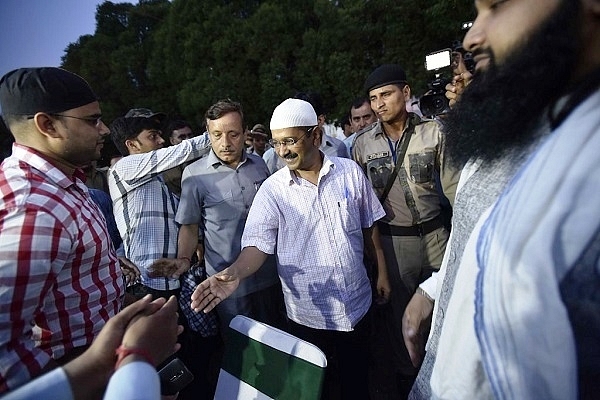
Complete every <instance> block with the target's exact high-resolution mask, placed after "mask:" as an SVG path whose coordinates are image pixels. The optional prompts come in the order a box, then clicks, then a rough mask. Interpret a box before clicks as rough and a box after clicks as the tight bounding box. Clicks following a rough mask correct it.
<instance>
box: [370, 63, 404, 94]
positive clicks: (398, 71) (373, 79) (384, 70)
mask: <svg viewBox="0 0 600 400" xmlns="http://www.w3.org/2000/svg"><path fill="white" fill-rule="evenodd" d="M397 83H407V80H406V72H404V70H403V69H402V67H400V66H399V65H398V64H383V65H380V66H379V67H377V68H375V70H374V71H373V72H371V74H370V75H369V76H368V77H367V80H366V81H365V85H364V90H365V92H367V94H368V93H369V92H370V91H371V90H373V89H377V88H380V87H382V86H385V85H392V84H397Z"/></svg>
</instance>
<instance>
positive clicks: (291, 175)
mask: <svg viewBox="0 0 600 400" xmlns="http://www.w3.org/2000/svg"><path fill="white" fill-rule="evenodd" d="M271 132H272V136H273V139H272V140H271V141H270V142H271V145H272V146H273V148H274V149H275V151H276V152H277V155H278V156H279V157H280V158H281V159H282V160H283V161H284V162H285V164H286V166H285V167H284V168H282V169H280V170H279V171H277V172H276V173H274V174H273V175H271V176H270V177H269V178H268V179H267V180H266V181H265V182H264V183H263V184H262V185H261V187H260V189H259V190H258V193H257V194H256V197H255V198H254V201H253V203H252V206H251V208H250V213H249V215H248V219H247V221H246V226H245V229H244V233H243V236H242V252H241V254H240V256H239V257H238V258H237V260H236V261H235V262H234V263H233V264H232V265H231V266H229V267H228V268H226V269H225V270H223V271H222V272H221V273H219V274H216V275H213V276H211V277H210V278H209V279H207V280H206V281H204V282H203V283H202V284H200V285H199V286H198V287H197V288H196V291H195V292H194V294H193V295H192V307H193V308H194V309H195V310H196V311H200V310H204V311H205V312H208V311H210V310H212V309H213V308H214V307H215V306H216V305H217V304H219V303H220V302H221V301H223V299H225V298H226V297H228V296H230V295H231V294H232V293H233V292H234V291H235V289H236V288H237V287H238V285H239V283H240V280H242V279H244V278H245V277H247V276H249V275H250V274H252V273H253V272H255V271H256V270H257V269H258V268H260V266H261V265H262V263H263V262H264V260H265V259H266V257H267V255H268V254H274V253H275V250H276V249H277V270H278V273H279V277H280V279H281V282H282V287H283V294H284V298H285V304H286V310H287V315H288V317H289V320H290V327H289V329H290V333H292V334H294V335H295V336H297V337H299V338H301V339H304V340H307V341H309V342H311V343H313V344H315V345H317V346H318V347H319V348H320V349H321V350H323V351H324V352H325V354H326V355H327V358H328V361H329V366H328V367H327V371H326V376H325V383H324V385H325V387H324V398H338V396H339V395H340V394H339V393H337V394H335V395H334V394H333V393H332V390H331V377H332V376H335V375H338V376H339V379H340V385H339V386H340V387H341V398H361V399H367V398H369V394H368V357H369V353H368V349H369V341H368V339H369V330H370V329H369V318H367V312H368V310H369V308H370V306H371V299H372V297H373V296H372V292H371V285H370V282H369V278H368V276H367V270H366V268H365V265H364V263H363V249H364V250H366V252H367V254H368V255H369V256H371V257H373V259H374V260H376V261H375V262H376V265H377V266H378V278H377V283H376V287H377V296H379V298H381V299H382V300H383V301H386V300H387V298H388V297H389V292H390V289H389V283H388V279H387V274H386V266H385V261H384V257H383V250H382V249H381V246H380V244H379V232H378V230H377V227H376V225H375V222H376V221H377V220H378V219H380V218H381V217H383V216H384V215H385V213H384V211H383V208H382V207H381V204H380V203H379V200H378V199H377V196H376V195H375V193H374V191H373V189H372V186H371V184H370V183H369V181H368V180H367V179H366V177H365V175H364V173H363V172H362V170H361V169H360V167H359V166H358V165H357V164H356V163H354V162H353V161H352V160H349V159H344V158H338V157H329V156H327V155H325V154H323V152H321V151H320V150H319V144H320V143H321V135H322V131H321V129H320V128H319V126H318V123H317V115H316V113H315V111H314V109H313V108H312V106H311V105H310V103H308V102H306V101H304V100H299V99H287V100H285V101H284V102H283V103H281V104H280V105H279V106H277V107H276V108H275V110H274V111H273V116H272V118H271ZM333 237H335V240H332V239H331V238H333ZM335 369H337V370H338V371H337V372H336V371H335Z"/></svg>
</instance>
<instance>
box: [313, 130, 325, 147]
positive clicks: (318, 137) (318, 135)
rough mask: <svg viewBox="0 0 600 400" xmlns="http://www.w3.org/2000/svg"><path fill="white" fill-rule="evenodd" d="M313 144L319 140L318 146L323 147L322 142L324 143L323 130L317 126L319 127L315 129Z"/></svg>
mask: <svg viewBox="0 0 600 400" xmlns="http://www.w3.org/2000/svg"><path fill="white" fill-rule="evenodd" d="M312 135H313V143H315V140H317V142H316V145H317V147H319V146H321V142H322V141H323V128H321V126H320V125H317V127H316V128H315V129H313V133H312Z"/></svg>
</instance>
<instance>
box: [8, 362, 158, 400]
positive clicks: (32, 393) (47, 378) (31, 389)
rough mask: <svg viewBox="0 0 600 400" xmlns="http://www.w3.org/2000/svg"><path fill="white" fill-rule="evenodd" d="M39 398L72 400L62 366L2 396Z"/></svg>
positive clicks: (15, 399)
mask: <svg viewBox="0 0 600 400" xmlns="http://www.w3.org/2000/svg"><path fill="white" fill-rule="evenodd" d="M157 379H158V378H157ZM39 399H44V400H73V392H72V391H71V385H70V384H69V379H68V378H67V374H66V373H65V371H64V370H63V369H62V368H56V369H53V370H52V371H50V372H48V373H47V374H44V375H42V376H40V377H38V378H36V379H34V380H32V381H30V382H29V383H27V384H25V385H23V386H21V387H19V388H18V389H16V390H13V391H11V392H9V393H7V394H6V396H4V397H2V400H39Z"/></svg>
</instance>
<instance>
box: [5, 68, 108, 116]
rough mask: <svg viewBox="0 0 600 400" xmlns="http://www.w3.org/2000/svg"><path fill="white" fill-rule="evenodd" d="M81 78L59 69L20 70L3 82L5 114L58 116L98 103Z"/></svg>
mask: <svg viewBox="0 0 600 400" xmlns="http://www.w3.org/2000/svg"><path fill="white" fill-rule="evenodd" d="M97 100H98V97H97V96H96V94H95V93H94V92H93V91H92V88H91V87H90V85H88V83H87V82H86V81H85V80H84V79H83V78H82V77H80V76H79V75H76V74H74V73H72V72H69V71H67V70H64V69H62V68H55V67H42V68H19V69H15V70H13V71H11V72H9V73H7V74H6V75H4V76H3V77H2V78H0V107H2V113H3V114H7V115H8V114H12V115H34V114H35V113H38V112H45V113H48V114H56V113H60V112H63V111H66V110H70V109H72V108H77V107H81V106H84V105H86V104H89V103H93V102H94V101H97Z"/></svg>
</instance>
